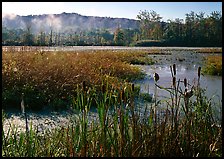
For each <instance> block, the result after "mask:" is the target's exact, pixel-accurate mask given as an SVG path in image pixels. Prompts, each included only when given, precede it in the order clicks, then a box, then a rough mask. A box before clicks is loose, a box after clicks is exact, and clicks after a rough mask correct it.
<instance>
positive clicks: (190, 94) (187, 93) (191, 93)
mask: <svg viewBox="0 0 224 159" xmlns="http://www.w3.org/2000/svg"><path fill="white" fill-rule="evenodd" d="M192 95H193V90H189V91H186V92H185V93H184V96H185V97H186V98H190V97H192Z"/></svg>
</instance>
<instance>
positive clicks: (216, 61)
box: [202, 55, 222, 76]
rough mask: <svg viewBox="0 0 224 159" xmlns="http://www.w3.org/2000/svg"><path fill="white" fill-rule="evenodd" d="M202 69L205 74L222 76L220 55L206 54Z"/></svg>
mask: <svg viewBox="0 0 224 159" xmlns="http://www.w3.org/2000/svg"><path fill="white" fill-rule="evenodd" d="M202 71H203V73H205V74H209V75H215V76H222V55H219V56H208V57H207V58H206V62H205V67H204V68H203V70H202Z"/></svg>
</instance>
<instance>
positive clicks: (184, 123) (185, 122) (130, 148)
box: [2, 65, 222, 157]
mask: <svg viewBox="0 0 224 159" xmlns="http://www.w3.org/2000/svg"><path fill="white" fill-rule="evenodd" d="M171 73H172V77H171V80H172V81H173V82H172V86H171V88H164V87H163V86H160V85H158V84H157V81H158V80H159V75H158V76H156V78H155V87H156V88H160V89H163V90H164V91H168V92H170V100H168V101H166V102H165V103H166V107H165V109H164V110H159V109H158V108H159V107H160V104H161V101H157V100H156V98H155V101H154V103H152V105H150V106H148V105H145V112H144V113H143V114H141V113H140V112H139V111H138V110H135V108H136V106H137V103H135V100H134V96H135V95H134V92H135V87H134V85H133V84H132V85H131V84H130V83H123V85H122V87H121V88H120V89H113V88H111V87H109V85H108V81H109V80H106V81H104V83H102V85H101V86H102V87H101V90H102V91H101V92H100V95H99V96H95V94H96V92H97V88H96V87H94V86H93V87H88V88H87V87H86V84H85V82H83V83H82V85H81V86H79V87H77V89H76V90H75V91H76V95H77V96H76V98H74V99H73V104H72V105H73V107H74V108H76V109H78V110H79V111H80V114H79V118H78V119H77V122H76V123H77V124H75V125H68V126H67V127H59V128H58V129H55V130H53V131H51V132H50V131H48V132H46V134H45V135H44V136H39V135H38V134H37V133H36V132H35V130H34V129H32V125H29V129H28V130H27V131H26V132H25V133H20V134H18V132H17V131H16V129H15V128H13V127H12V128H11V130H12V131H13V132H14V133H13V134H10V133H8V132H5V133H4V132H2V155H3V156H13V157H15V156H37V157H39V156H47V157H59V156H60V157H61V156H66V157H80V156H88V157H99V156H101V157H139V156H141V157H144V156H145V157H163V156H166V157H173V156H185V157H192V156H193V157H221V156H222V127H221V126H220V125H218V124H219V123H218V121H216V120H215V113H214V111H213V109H212V108H214V105H212V103H211V102H210V100H209V99H207V98H206V97H205V95H204V93H203V89H201V88H200V85H194V84H193V83H189V82H188V81H187V79H184V80H183V81H182V80H179V79H176V67H175V65H173V67H172V71H171ZM108 79H109V78H108ZM198 82H199V83H200V69H199V71H198ZM180 85H184V86H185V90H181V88H180ZM92 103H95V104H96V107H97V108H98V109H97V113H98V117H99V121H98V122H97V121H88V118H87V115H88V113H89V111H90V106H91V105H92ZM111 103H113V107H111V108H110V107H109V106H110V104H111ZM109 109H110V110H109ZM3 122H4V119H3ZM5 134H6V135H5Z"/></svg>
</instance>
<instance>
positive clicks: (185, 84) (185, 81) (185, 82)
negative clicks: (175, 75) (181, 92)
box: [184, 78, 187, 87]
mask: <svg viewBox="0 0 224 159" xmlns="http://www.w3.org/2000/svg"><path fill="white" fill-rule="evenodd" d="M184 87H187V79H186V78H184Z"/></svg>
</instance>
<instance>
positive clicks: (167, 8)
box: [2, 2, 222, 21]
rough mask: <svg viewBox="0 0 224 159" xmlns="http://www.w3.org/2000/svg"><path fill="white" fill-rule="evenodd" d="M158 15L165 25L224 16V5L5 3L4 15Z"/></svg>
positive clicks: (121, 16)
mask: <svg viewBox="0 0 224 159" xmlns="http://www.w3.org/2000/svg"><path fill="white" fill-rule="evenodd" d="M144 10H147V11H151V10H153V11H155V12H157V13H158V14H159V15H160V16H161V17H163V19H162V20H163V21H166V20H168V19H171V20H174V19H175V18H180V19H185V14H186V13H190V12H191V11H194V12H195V13H199V12H205V15H210V13H211V12H212V11H220V12H221V13H222V2H2V13H3V14H2V15H3V16H4V15H5V14H11V13H13V14H16V15H39V14H60V13H62V12H66V13H78V14H81V15H85V16H99V17H111V18H129V19H137V18H136V17H137V15H138V14H139V12H140V11H144Z"/></svg>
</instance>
